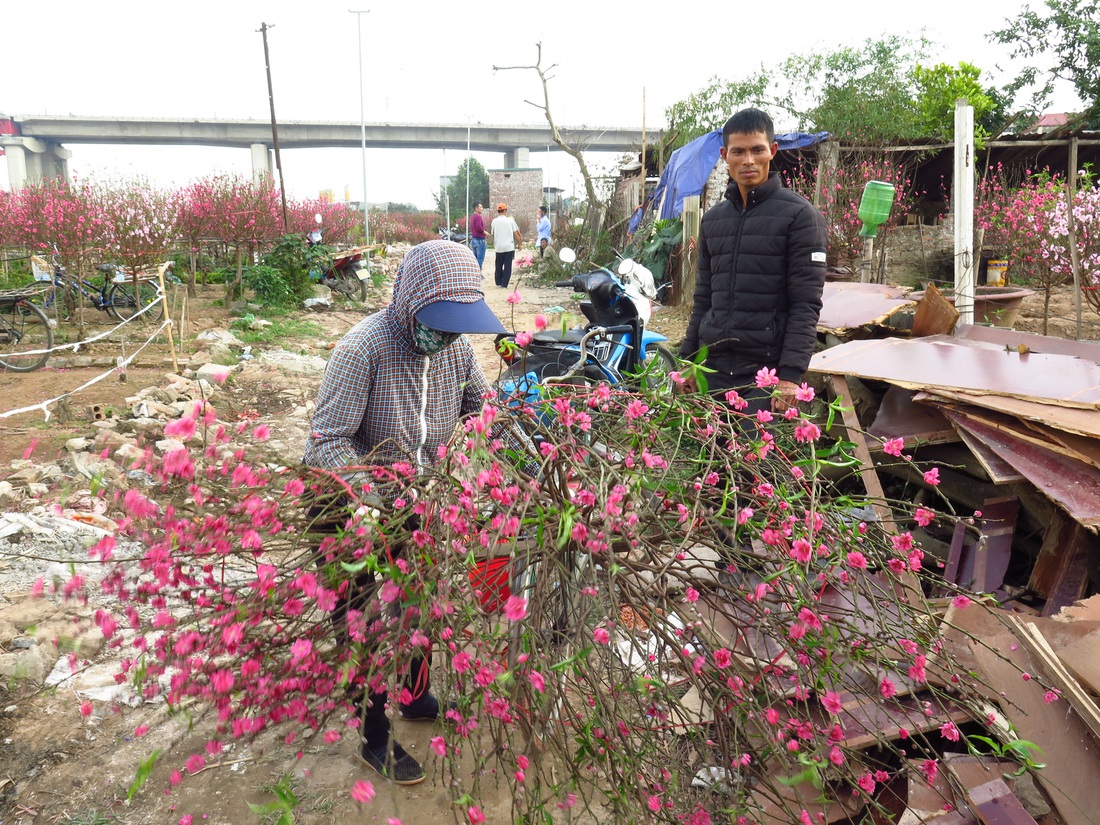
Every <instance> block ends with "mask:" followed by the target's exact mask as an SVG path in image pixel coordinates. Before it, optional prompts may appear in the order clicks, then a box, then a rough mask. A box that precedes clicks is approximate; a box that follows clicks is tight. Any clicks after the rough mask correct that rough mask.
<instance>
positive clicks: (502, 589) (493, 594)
mask: <svg viewBox="0 0 1100 825" xmlns="http://www.w3.org/2000/svg"><path fill="white" fill-rule="evenodd" d="M510 563H511V558H509V557H508V556H497V557H496V558H492V559H484V560H483V561H479V562H478V563H477V564H476V566H475V567H474V569H473V570H471V571H470V584H471V585H473V587H474V589H475V590H477V591H480V600H481V607H482V609H483V610H486V611H488V612H490V613H494V612H497V611H499V610H500V609H501V608H502V607H504V603H505V602H506V601H508V597H509V596H511V595H512V591H511V589H510V588H509V586H508V573H509V571H510Z"/></svg>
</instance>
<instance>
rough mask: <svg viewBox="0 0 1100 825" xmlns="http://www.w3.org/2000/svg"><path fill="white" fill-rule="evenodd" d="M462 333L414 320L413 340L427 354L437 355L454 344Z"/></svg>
mask: <svg viewBox="0 0 1100 825" xmlns="http://www.w3.org/2000/svg"><path fill="white" fill-rule="evenodd" d="M461 334H462V333H460V332H440V331H439V330H437V329H432V328H431V327H426V326H424V325H423V324H422V323H420V322H419V321H414V322H413V342H414V343H415V344H416V348H417V349H418V350H419V351H420V352H422V353H424V354H425V355H436V354H437V353H439V352H442V351H443V350H444V349H446V348H447V347H449V346H450V345H451V344H453V343H454V342H455V341H456V340H457V339H458V337H459V336H460V335H461Z"/></svg>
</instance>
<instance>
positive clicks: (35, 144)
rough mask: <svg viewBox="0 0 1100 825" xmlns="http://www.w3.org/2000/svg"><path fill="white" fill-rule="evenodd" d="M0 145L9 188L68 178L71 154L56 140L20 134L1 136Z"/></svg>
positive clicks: (13, 188) (13, 189)
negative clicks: (50, 179) (5, 161)
mask: <svg viewBox="0 0 1100 825" xmlns="http://www.w3.org/2000/svg"><path fill="white" fill-rule="evenodd" d="M0 146H2V147H3V148H4V155H5V157H6V158H7V160H8V181H9V182H10V184H11V188H12V191H15V190H17V189H22V188H23V187H24V186H27V185H28V184H37V183H42V181H44V180H46V179H47V178H61V179H62V180H65V181H68V180H69V158H71V157H72V156H73V153H72V152H71V151H69V150H68V149H65V148H64V147H62V146H61V145H59V144H57V143H50V142H49V141H45V140H39V139H38V138H32V137H22V136H20V135H0Z"/></svg>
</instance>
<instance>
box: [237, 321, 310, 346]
mask: <svg viewBox="0 0 1100 825" xmlns="http://www.w3.org/2000/svg"><path fill="white" fill-rule="evenodd" d="M266 320H269V321H271V326H266V325H265V326H263V327H260V328H259V329H249V328H248V325H249V324H250V323H252V321H253V318H251V317H249V316H247V315H246V316H244V317H243V318H238V319H237V320H236V321H234V322H233V323H231V324H230V325H229V326H230V327H231V328H232V329H233V334H234V335H236V336H237V338H239V339H240V340H241V342H242V343H245V344H253V345H256V344H273V343H279V344H280V345H282V346H284V347H286V348H287V349H289V347H287V346H286V345H287V343H288V342H289V341H319V340H321V339H323V338H324V337H325V330H324V327H322V326H321V325H320V324H319V323H317V322H316V321H310V320H308V319H304V318H279V317H275V318H268V319H266Z"/></svg>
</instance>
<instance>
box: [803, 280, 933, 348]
mask: <svg viewBox="0 0 1100 825" xmlns="http://www.w3.org/2000/svg"><path fill="white" fill-rule="evenodd" d="M908 292H909V289H908V288H907V287H899V286H891V285H889V284H861V283H854V282H846V281H827V282H826V283H825V291H824V292H823V293H822V295H821V317H819V318H818V320H817V329H818V331H819V332H831V333H832V334H833V335H836V336H838V337H843V336H844V333H845V332H846V331H848V330H852V329H859V328H860V327H867V326H874V325H876V324H881V323H883V322H884V321H885V320H886V319H887V318H889V317H890V316H891V315H893V314H894V313H895V312H897V311H898V310H900V309H905V307H909V306H913V304H914V303H915V302H914V301H911V300H909V299H908V298H906V297H905V296H906V294H907V293H908Z"/></svg>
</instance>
